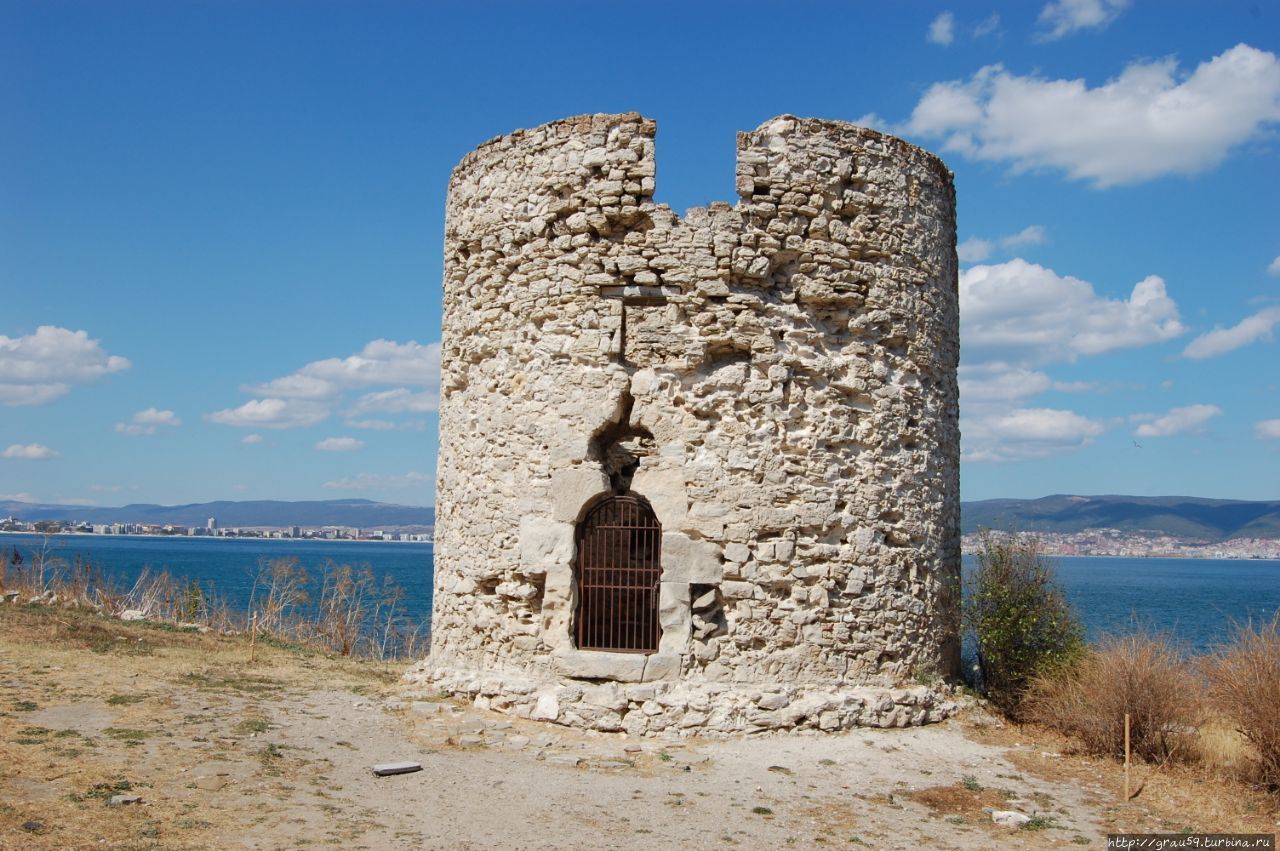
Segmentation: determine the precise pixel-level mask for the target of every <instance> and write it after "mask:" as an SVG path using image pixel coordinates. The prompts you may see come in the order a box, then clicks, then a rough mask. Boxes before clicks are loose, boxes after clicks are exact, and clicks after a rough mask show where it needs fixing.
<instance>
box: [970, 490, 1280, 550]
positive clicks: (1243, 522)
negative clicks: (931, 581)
mask: <svg viewBox="0 0 1280 851" xmlns="http://www.w3.org/2000/svg"><path fill="white" fill-rule="evenodd" d="M960 518H961V519H960V528H961V531H963V532H964V533H965V534H968V533H970V532H976V531H978V530H979V529H982V528H986V529H994V530H1001V531H1021V532H1064V533H1070V532H1083V531H1086V530H1089V529H1118V530H1120V531H1122V532H1131V533H1143V532H1157V533H1161V534H1166V535H1171V536H1173V537H1177V538H1183V539H1193V538H1194V539H1199V540H1204V541H1208V542H1216V541H1225V540H1229V539H1232V538H1280V500H1262V501H1258V500H1253V501H1251V500H1239V499H1205V498H1202V497H1195V496H1121V495H1112V494H1108V495H1103V496H1077V495H1073V494H1054V495H1052V496H1045V497H1041V498H1039V499H984V500H979V501H976V502H963V503H961V505H960Z"/></svg>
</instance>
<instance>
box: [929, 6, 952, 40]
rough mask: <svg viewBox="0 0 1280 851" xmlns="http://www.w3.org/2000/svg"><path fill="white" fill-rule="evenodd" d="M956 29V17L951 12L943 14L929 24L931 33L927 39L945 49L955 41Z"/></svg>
mask: <svg viewBox="0 0 1280 851" xmlns="http://www.w3.org/2000/svg"><path fill="white" fill-rule="evenodd" d="M955 28H956V16H955V15H953V14H951V13H950V12H943V13H942V14H941V15H939V16H938V17H936V18H934V19H933V23H931V24H929V33H928V35H926V36H925V38H926V39H927V40H928V41H929V42H930V43H932V44H941V45H943V46H944V47H945V46H946V45H948V44H950V43H951V42H953V41H955V39H956V33H955Z"/></svg>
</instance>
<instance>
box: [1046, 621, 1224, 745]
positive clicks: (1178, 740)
mask: <svg viewBox="0 0 1280 851" xmlns="http://www.w3.org/2000/svg"><path fill="white" fill-rule="evenodd" d="M1203 690H1204V685H1203V682H1202V681H1201V680H1200V678H1199V677H1198V676H1197V675H1196V674H1195V672H1194V669H1193V668H1191V667H1189V666H1188V665H1187V662H1186V658H1185V657H1184V655H1183V654H1182V653H1180V652H1178V650H1177V649H1176V648H1175V647H1174V646H1173V645H1172V644H1171V643H1170V641H1169V640H1168V638H1167V637H1165V636H1162V635H1156V634H1152V633H1148V632H1146V631H1139V632H1138V633H1136V634H1134V635H1126V636H1111V637H1109V638H1107V639H1105V640H1104V641H1103V642H1102V643H1101V645H1100V646H1099V647H1098V648H1097V649H1094V650H1090V651H1088V652H1087V653H1086V654H1085V655H1084V656H1083V657H1082V658H1081V659H1080V660H1079V661H1078V662H1076V663H1075V664H1074V665H1072V666H1070V667H1068V668H1065V669H1063V670H1061V671H1059V672H1057V673H1053V674H1050V675H1048V676H1043V677H1039V678H1037V679H1036V680H1035V681H1034V682H1033V683H1032V686H1031V688H1030V690H1029V691H1028V693H1027V696H1026V700H1025V702H1024V707H1023V708H1024V712H1025V714H1026V716H1027V718H1028V719H1029V720H1032V721H1035V722H1037V723H1040V724H1044V725H1045V726H1047V727H1050V728H1052V729H1054V730H1058V731H1059V732H1062V733H1065V734H1067V735H1069V736H1071V737H1073V738H1075V739H1077V740H1078V741H1079V742H1080V743H1081V745H1082V746H1083V748H1084V750H1085V751H1086V752H1087V753H1092V754H1106V755H1110V756H1114V757H1123V756H1124V716H1125V714H1126V713H1128V715H1129V716H1130V743H1131V747H1132V749H1133V752H1134V753H1135V754H1137V755H1138V756H1139V757H1141V758H1143V759H1145V760H1147V761H1149V762H1164V761H1166V760H1168V759H1170V758H1171V757H1173V756H1175V755H1177V754H1178V753H1179V751H1180V748H1181V746H1182V745H1183V744H1185V742H1186V741H1187V740H1188V738H1189V734H1190V733H1192V732H1194V730H1195V729H1196V728H1197V727H1198V725H1199V723H1200V721H1201V719H1202V717H1203V707H1202V701H1201V699H1200V695H1201V694H1202V692H1203Z"/></svg>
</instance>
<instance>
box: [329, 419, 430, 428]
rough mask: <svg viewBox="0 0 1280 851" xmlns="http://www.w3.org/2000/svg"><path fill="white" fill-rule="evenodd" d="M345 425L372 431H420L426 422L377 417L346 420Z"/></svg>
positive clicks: (425, 425)
mask: <svg viewBox="0 0 1280 851" xmlns="http://www.w3.org/2000/svg"><path fill="white" fill-rule="evenodd" d="M347 425H349V426H351V427H352V428H366V429H370V430H372V431H422V430H423V429H424V428H426V427H427V424H426V423H424V422H423V421H422V420H405V421H404V422H399V423H393V422H391V421H390V420H379V419H368V420H347Z"/></svg>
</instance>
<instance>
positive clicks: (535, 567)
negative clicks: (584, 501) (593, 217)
mask: <svg viewBox="0 0 1280 851" xmlns="http://www.w3.org/2000/svg"><path fill="white" fill-rule="evenodd" d="M572 560H573V525H572V524H570V523H563V522H560V521H556V520H551V519H549V518H547V517H537V516H534V515H525V516H524V517H521V518H520V565H521V570H522V572H523V573H526V574H531V575H536V574H538V573H545V572H546V570H547V568H549V567H551V566H553V565H558V564H569V563H570V562H571V561H572Z"/></svg>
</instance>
